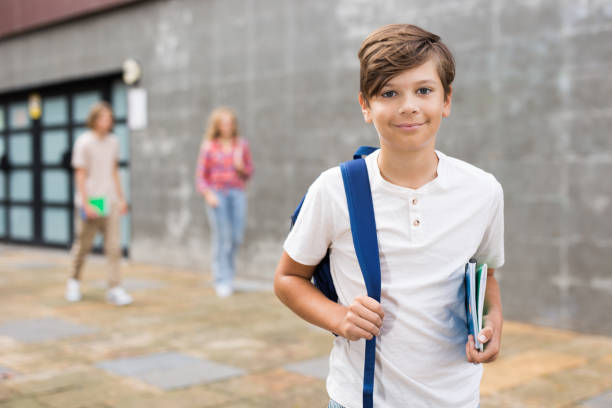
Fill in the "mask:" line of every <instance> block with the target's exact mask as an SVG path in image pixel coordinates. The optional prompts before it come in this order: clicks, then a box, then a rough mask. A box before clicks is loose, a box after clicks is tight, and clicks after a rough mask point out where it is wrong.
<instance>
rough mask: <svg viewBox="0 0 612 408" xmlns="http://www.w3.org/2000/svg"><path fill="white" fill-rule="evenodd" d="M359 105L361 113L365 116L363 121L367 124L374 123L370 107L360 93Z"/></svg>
mask: <svg viewBox="0 0 612 408" xmlns="http://www.w3.org/2000/svg"><path fill="white" fill-rule="evenodd" d="M359 105H361V113H362V114H363V120H364V121H365V122H366V123H372V115H371V114H370V105H369V104H368V101H367V100H366V99H365V98H364V96H363V93H362V92H359Z"/></svg>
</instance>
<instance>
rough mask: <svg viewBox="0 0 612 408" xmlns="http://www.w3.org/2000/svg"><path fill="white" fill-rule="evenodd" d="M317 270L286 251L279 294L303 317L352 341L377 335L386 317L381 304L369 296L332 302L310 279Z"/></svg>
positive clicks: (276, 289)
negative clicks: (344, 302)
mask: <svg viewBox="0 0 612 408" xmlns="http://www.w3.org/2000/svg"><path fill="white" fill-rule="evenodd" d="M314 269H315V266H314V265H303V264H301V263H299V262H296V261H294V260H293V259H292V258H291V257H290V256H289V255H288V254H287V252H285V251H283V255H282V256H281V259H280V261H279V263H278V266H277V268H276V273H275V275H274V292H275V293H276V296H278V298H279V299H280V300H281V301H282V302H283V303H284V304H285V305H286V306H287V307H288V308H289V309H291V310H292V311H293V312H295V313H296V314H297V315H298V316H300V317H301V318H302V319H304V320H306V321H308V322H310V323H312V324H314V325H316V326H319V327H322V328H324V329H326V330H329V331H331V332H333V333H336V334H338V335H340V336H342V337H345V338H347V339H349V340H359V339H362V338H366V339H371V338H372V336H377V335H378V334H379V332H380V326H381V325H382V319H383V317H384V313H383V311H382V307H381V306H380V303H378V302H377V301H376V300H374V299H372V298H370V297H368V296H359V297H357V298H356V299H355V300H354V301H353V303H352V304H351V305H350V306H348V307H346V306H342V305H340V304H338V303H335V302H332V301H331V300H329V299H327V298H326V297H325V295H323V294H322V293H321V292H320V291H319V290H318V289H317V288H316V287H315V286H314V285H313V284H312V283H311V282H310V279H311V278H312V274H313V273H314Z"/></svg>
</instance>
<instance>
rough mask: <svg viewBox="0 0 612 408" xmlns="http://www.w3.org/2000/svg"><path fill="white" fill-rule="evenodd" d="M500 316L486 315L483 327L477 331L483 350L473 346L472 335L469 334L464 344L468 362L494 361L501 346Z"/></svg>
mask: <svg viewBox="0 0 612 408" xmlns="http://www.w3.org/2000/svg"><path fill="white" fill-rule="evenodd" d="M501 331H502V318H501V316H499V317H497V316H495V315H488V316H487V319H486V322H485V327H484V328H483V329H482V330H481V331H480V333H478V340H479V341H480V342H481V343H483V344H484V351H482V352H481V351H480V350H478V349H476V348H475V346H474V337H473V336H472V335H471V334H470V335H469V336H468V341H467V343H466V344H465V354H466V356H467V360H468V361H469V362H470V363H474V364H478V363H490V362H492V361H494V360H495V359H496V358H497V356H498V354H499V349H500V346H501Z"/></svg>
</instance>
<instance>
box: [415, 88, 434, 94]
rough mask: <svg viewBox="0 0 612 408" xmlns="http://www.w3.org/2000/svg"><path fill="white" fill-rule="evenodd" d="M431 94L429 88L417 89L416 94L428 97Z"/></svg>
mask: <svg viewBox="0 0 612 408" xmlns="http://www.w3.org/2000/svg"><path fill="white" fill-rule="evenodd" d="M431 92H432V90H431V88H419V89H417V94H419V95H429V94H430V93H431Z"/></svg>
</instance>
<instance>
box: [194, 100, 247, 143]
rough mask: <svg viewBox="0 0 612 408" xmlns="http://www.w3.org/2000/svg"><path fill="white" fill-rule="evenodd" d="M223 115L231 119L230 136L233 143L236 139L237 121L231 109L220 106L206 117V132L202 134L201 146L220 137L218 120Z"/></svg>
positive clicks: (237, 134) (237, 135)
mask: <svg viewBox="0 0 612 408" xmlns="http://www.w3.org/2000/svg"><path fill="white" fill-rule="evenodd" d="M225 114H229V115H230V116H231V117H232V124H233V126H234V132H233V133H234V134H233V135H232V136H233V139H234V141H236V140H237V139H238V137H239V133H238V119H236V113H234V111H233V110H232V109H231V108H228V107H226V106H220V107H218V108H216V109H215V110H213V111H212V112H211V114H210V116H209V117H208V124H207V125H206V132H204V138H203V140H202V145H204V143H206V142H207V141H213V140H214V139H217V138H218V137H219V136H221V132H220V131H219V120H220V119H221V116H222V115H225Z"/></svg>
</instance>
